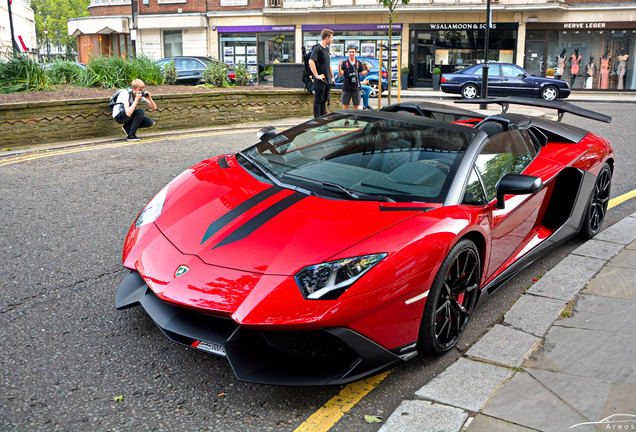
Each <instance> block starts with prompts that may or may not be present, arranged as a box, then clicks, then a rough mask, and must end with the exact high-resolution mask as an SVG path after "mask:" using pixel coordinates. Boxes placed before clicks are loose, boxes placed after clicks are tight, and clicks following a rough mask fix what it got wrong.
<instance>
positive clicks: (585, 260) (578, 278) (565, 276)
mask: <svg viewBox="0 0 636 432" xmlns="http://www.w3.org/2000/svg"><path fill="white" fill-rule="evenodd" d="M605 263H606V261H605V260H601V259H598V258H590V257H584V256H579V255H568V256H567V257H565V259H563V261H561V262H560V263H559V264H557V265H556V266H554V267H553V268H552V270H550V271H549V272H548V273H547V274H546V275H545V276H543V277H542V278H541V279H540V280H539V281H538V282H537V283H535V284H534V285H532V286H531V287H530V289H528V291H527V293H528V294H534V295H539V296H543V297H549V298H553V299H559V300H565V301H569V300H571V299H572V298H573V297H574V296H575V295H576V294H577V293H578V292H579V291H580V290H581V289H582V288H583V287H584V286H585V285H586V284H587V282H588V281H589V280H590V279H592V277H593V276H594V275H595V274H596V273H598V271H599V270H601V268H602V267H603V265H604V264H605Z"/></svg>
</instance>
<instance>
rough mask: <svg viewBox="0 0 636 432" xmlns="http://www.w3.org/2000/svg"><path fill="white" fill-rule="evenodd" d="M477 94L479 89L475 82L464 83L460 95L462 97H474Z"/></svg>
mask: <svg viewBox="0 0 636 432" xmlns="http://www.w3.org/2000/svg"><path fill="white" fill-rule="evenodd" d="M478 96H479V89H478V88H477V86H476V85H475V84H466V85H465V86H464V87H462V97H463V98H464V99H475V98H476V97H478Z"/></svg>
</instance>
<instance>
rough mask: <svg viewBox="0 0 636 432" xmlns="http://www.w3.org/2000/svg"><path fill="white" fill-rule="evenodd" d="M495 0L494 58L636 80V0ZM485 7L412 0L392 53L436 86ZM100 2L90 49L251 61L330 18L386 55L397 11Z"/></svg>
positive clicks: (316, 0)
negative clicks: (437, 74)
mask: <svg viewBox="0 0 636 432" xmlns="http://www.w3.org/2000/svg"><path fill="white" fill-rule="evenodd" d="M491 8H492V22H493V26H492V28H491V30H490V43H489V60H490V61H500V62H511V63H516V64H519V65H520V66H523V67H525V68H527V69H528V70H529V71H530V72H532V73H533V74H537V75H545V74H546V72H547V71H549V69H557V70H558V72H560V73H561V77H562V79H566V80H568V81H569V82H571V84H572V86H573V87H574V88H590V89H608V90H609V89H617V90H621V89H634V88H636V75H635V74H634V68H633V66H632V65H633V63H634V55H635V54H636V52H634V51H635V50H636V44H635V43H634V42H635V41H636V25H635V24H634V22H635V21H636V3H635V2H633V1H621V0H612V1H611V2H609V1H605V0H593V1H590V0H567V1H565V0H547V1H546V0H491ZM485 9H486V6H485V0H411V1H410V3H409V4H408V5H407V6H401V7H400V8H399V9H398V12H399V17H398V19H397V23H394V25H393V28H392V30H391V31H392V32H393V33H392V38H393V43H394V44H396V45H395V46H394V49H393V50H390V51H391V53H390V54H389V53H388V52H387V51H386V50H385V52H384V53H383V56H384V57H385V58H386V56H388V55H391V56H392V57H393V58H398V54H400V56H399V57H400V58H401V63H402V66H409V68H410V69H411V79H410V81H411V84H412V85H414V86H430V85H431V79H432V77H431V70H432V68H433V67H434V66H439V67H441V68H442V70H443V71H453V70H456V69H459V68H461V67H463V66H467V65H470V64H474V63H476V62H481V61H483V56H484V46H483V44H484V33H485V24H484V23H485V22H486V12H485ZM132 10H134V11H135V19H134V29H135V30H132V31H131V29H132V28H133V26H132V22H131V12H132ZM89 11H90V16H89V17H86V18H77V19H72V20H69V34H72V35H75V36H77V38H78V46H79V53H80V61H86V60H87V59H88V56H89V55H91V53H102V54H111V55H127V54H130V52H131V33H132V34H133V39H135V42H136V51H137V53H143V54H145V55H148V56H150V57H152V58H156V59H159V58H162V57H170V56H175V55H196V56H201V55H207V56H211V57H215V58H218V59H221V60H223V61H225V62H226V63H228V64H234V63H237V62H240V61H242V62H245V63H246V64H247V65H248V66H249V67H252V68H256V65H257V64H270V63H272V62H274V61H280V62H291V63H299V62H300V58H301V49H302V47H303V46H305V47H310V46H312V45H313V44H315V43H316V42H317V41H318V40H319V34H320V30H321V29H322V28H325V27H327V28H331V29H333V30H334V31H335V38H334V43H333V45H332V47H331V52H332V55H340V54H342V55H344V53H345V51H346V46H348V45H351V44H354V45H357V46H358V48H359V50H360V52H361V53H362V55H363V56H373V57H377V56H378V55H379V46H380V45H381V44H383V45H386V44H387V43H388V33H389V28H388V27H389V26H388V24H387V20H388V11H387V10H386V9H384V8H383V7H382V6H381V5H380V4H378V1H377V0H139V2H138V1H137V0H134V4H133V5H131V3H130V1H125V0H92V2H91V5H90V7H89ZM397 44H399V45H397ZM564 50H565V52H564ZM398 51H401V52H400V53H398ZM573 66H574V67H573ZM396 68H397V65H396ZM586 71H590V73H592V74H593V77H592V78H593V79H592V80H589V79H587V78H590V77H588V76H586ZM601 71H603V78H601ZM550 72H551V71H550Z"/></svg>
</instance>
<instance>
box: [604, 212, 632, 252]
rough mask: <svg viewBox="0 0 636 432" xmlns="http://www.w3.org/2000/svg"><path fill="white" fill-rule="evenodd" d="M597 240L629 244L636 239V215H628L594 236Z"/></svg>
mask: <svg viewBox="0 0 636 432" xmlns="http://www.w3.org/2000/svg"><path fill="white" fill-rule="evenodd" d="M594 238H595V239H596V240H603V241H609V242H614V243H620V244H623V245H626V244H629V243H631V242H633V241H634V240H636V217H626V218H625V219H623V220H622V221H620V222H617V223H615V224H614V225H612V226H611V227H609V228H607V229H605V230H603V231H602V232H600V233H598V234H597V235H595V236H594Z"/></svg>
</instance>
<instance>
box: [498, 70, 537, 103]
mask: <svg viewBox="0 0 636 432" xmlns="http://www.w3.org/2000/svg"><path fill="white" fill-rule="evenodd" d="M501 76H502V91H504V92H505V94H502V96H530V94H529V91H530V89H529V88H528V83H526V77H527V76H528V74H527V73H526V71H524V70H523V69H521V68H520V67H519V66H516V65H512V64H504V65H501Z"/></svg>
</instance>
